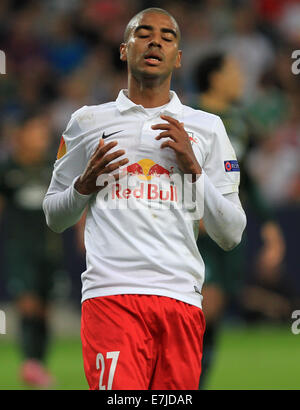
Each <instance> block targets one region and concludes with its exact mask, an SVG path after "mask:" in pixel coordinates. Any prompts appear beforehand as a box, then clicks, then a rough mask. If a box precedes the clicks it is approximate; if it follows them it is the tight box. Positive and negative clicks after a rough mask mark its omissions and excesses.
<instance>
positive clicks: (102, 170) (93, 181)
mask: <svg viewBox="0 0 300 410" xmlns="http://www.w3.org/2000/svg"><path fill="white" fill-rule="evenodd" d="M117 144H118V142H117V141H111V142H109V143H108V144H105V143H104V140H103V139H102V138H101V140H100V143H99V145H98V147H97V149H96V151H95V152H94V154H93V155H92V156H91V158H90V160H89V162H88V164H87V166H86V168H85V171H84V172H83V174H82V175H81V176H80V177H79V178H78V179H77V181H76V182H75V185H74V187H75V189H76V190H77V191H78V192H79V193H80V194H83V195H90V194H93V193H94V192H98V191H100V190H101V189H103V188H104V186H101V187H99V186H97V178H98V176H99V175H102V174H111V173H113V172H114V171H116V170H117V169H119V168H120V167H121V166H123V165H125V164H127V163H128V162H129V160H128V158H123V159H121V160H120V161H116V162H114V163H111V162H112V161H113V160H115V159H117V158H119V157H121V156H122V155H124V154H125V151H124V150H121V149H120V150H117V151H114V152H112V153H109V151H110V150H112V149H113V148H114V147H115V146H116V145H117ZM113 176H114V178H115V180H118V179H119V174H118V173H116V174H114V175H113Z"/></svg>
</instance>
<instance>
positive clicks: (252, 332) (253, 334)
mask: <svg viewBox="0 0 300 410" xmlns="http://www.w3.org/2000/svg"><path fill="white" fill-rule="evenodd" d="M299 342H300V335H298V336H296V335H293V334H292V332H291V331H290V328H289V327H284V328H283V327H274V326H272V327H271V326H267V327H253V328H245V327H233V328H232V327H224V329H223V330H222V332H221V335H220V339H219V349H218V354H217V357H216V360H215V365H214V367H213V370H212V372H211V375H210V377H209V380H208V386H207V389H224V390H230V389H247V390H251V389H263V390H267V389H271V390H273V389H278V390H281V389H300V343H299ZM48 362H49V368H50V369H51V371H52V373H53V374H54V375H55V378H56V386H55V389H59V390H60V389H65V390H82V389H85V390H86V389H87V388H88V387H87V383H86V380H85V376H84V373H83V365H82V355H81V344H80V340H79V339H59V340H56V341H55V342H53V344H52V347H51V351H50V354H49V358H48ZM19 365H20V355H19V352H18V350H17V348H16V346H15V344H14V343H12V342H11V341H7V340H5V336H0V389H1V390H3V389H12V390H16V389H18V390H19V389H24V388H25V387H24V386H22V385H21V384H20V382H19V380H18V370H19Z"/></svg>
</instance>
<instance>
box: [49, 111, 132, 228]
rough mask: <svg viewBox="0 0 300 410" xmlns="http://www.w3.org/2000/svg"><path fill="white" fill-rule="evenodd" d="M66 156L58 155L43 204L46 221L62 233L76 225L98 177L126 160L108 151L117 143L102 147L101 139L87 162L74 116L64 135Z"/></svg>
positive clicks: (116, 152) (110, 171) (97, 189)
mask: <svg viewBox="0 0 300 410" xmlns="http://www.w3.org/2000/svg"><path fill="white" fill-rule="evenodd" d="M63 139H64V142H65V145H66V147H65V153H64V155H63V156H62V157H60V156H58V160H57V161H56V163H55V167H54V172H53V175H52V179H51V183H50V186H49V189H48V192H47V194H46V196H45V198H44V201H43V209H44V213H45V216H46V222H47V225H48V226H49V228H51V229H52V230H53V231H54V232H57V233H61V232H63V231H64V230H65V229H67V228H69V227H70V226H73V225H75V224H76V223H77V222H78V221H79V220H80V218H81V217H82V215H83V212H84V210H85V208H86V206H87V204H88V202H89V200H90V198H91V196H92V195H93V194H94V193H96V192H97V191H99V190H100V189H101V187H99V186H97V183H96V182H97V178H98V176H99V175H101V174H104V173H106V174H109V173H112V172H113V171H115V170H116V169H118V168H119V167H120V166H122V165H125V164H126V163H127V162H128V159H127V158H125V159H122V160H120V161H115V162H114V163H111V161H113V160H116V159H118V158H119V157H120V156H122V155H123V154H124V151H122V150H118V151H115V152H111V150H112V149H113V148H114V147H115V146H116V145H117V142H110V143H108V144H104V141H103V140H102V139H101V140H100V143H99V145H98V147H97V148H96V150H95V152H94V154H93V155H92V156H91V158H90V159H87V158H86V152H85V146H84V140H83V138H82V133H81V129H80V126H79V124H78V121H77V120H76V116H75V117H74V116H73V117H72V118H71V121H70V122H69V124H68V126H67V129H66V131H65V133H64V134H63Z"/></svg>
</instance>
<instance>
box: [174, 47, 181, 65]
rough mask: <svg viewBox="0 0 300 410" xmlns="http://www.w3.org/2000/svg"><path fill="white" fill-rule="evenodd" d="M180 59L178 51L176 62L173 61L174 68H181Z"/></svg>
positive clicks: (179, 51)
mask: <svg viewBox="0 0 300 410" xmlns="http://www.w3.org/2000/svg"><path fill="white" fill-rule="evenodd" d="M181 57H182V51H181V50H178V54H177V57H176V61H175V68H179V67H181Z"/></svg>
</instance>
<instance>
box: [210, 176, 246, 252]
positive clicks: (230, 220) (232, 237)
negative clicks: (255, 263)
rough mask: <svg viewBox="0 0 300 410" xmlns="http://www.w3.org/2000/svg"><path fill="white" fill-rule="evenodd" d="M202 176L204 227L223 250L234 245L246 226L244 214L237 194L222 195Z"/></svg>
mask: <svg viewBox="0 0 300 410" xmlns="http://www.w3.org/2000/svg"><path fill="white" fill-rule="evenodd" d="M203 176H204V216H203V221H204V225H205V229H206V231H207V233H208V234H209V236H210V237H211V238H212V239H213V240H214V241H215V242H216V243H217V244H218V245H219V246H220V247H221V248H222V249H224V250H225V251H229V250H231V249H233V248H234V247H236V246H237V245H238V244H239V243H240V241H241V239H242V234H243V231H244V229H245V227H246V215H245V212H244V210H243V208H242V206H241V204H240V202H239V199H238V194H230V195H225V196H224V195H222V194H221V193H220V192H219V191H218V190H217V189H216V188H215V186H214V185H213V184H212V182H211V181H210V179H209V178H208V176H207V175H205V174H204V175H203Z"/></svg>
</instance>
